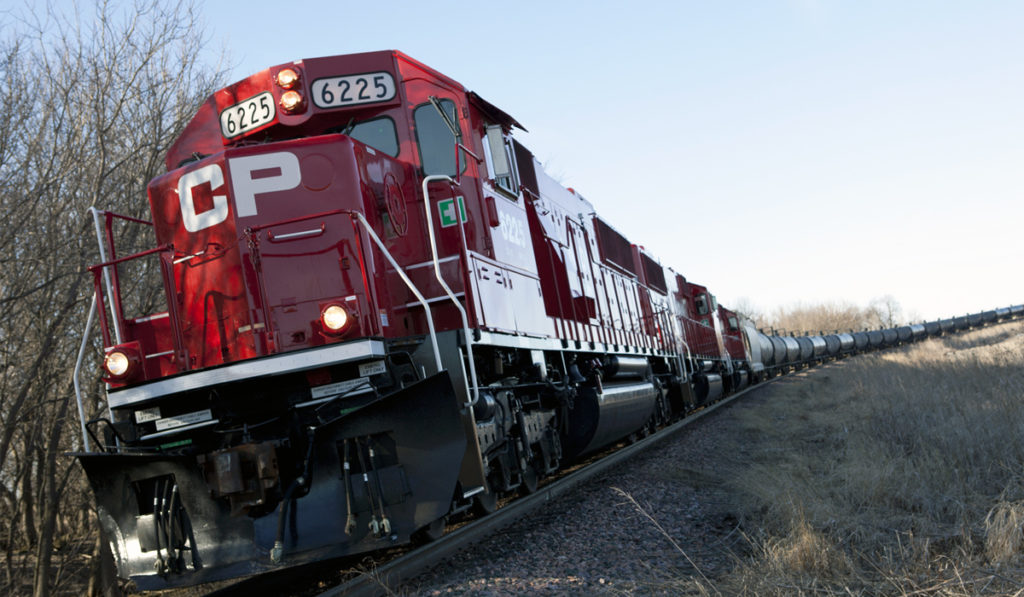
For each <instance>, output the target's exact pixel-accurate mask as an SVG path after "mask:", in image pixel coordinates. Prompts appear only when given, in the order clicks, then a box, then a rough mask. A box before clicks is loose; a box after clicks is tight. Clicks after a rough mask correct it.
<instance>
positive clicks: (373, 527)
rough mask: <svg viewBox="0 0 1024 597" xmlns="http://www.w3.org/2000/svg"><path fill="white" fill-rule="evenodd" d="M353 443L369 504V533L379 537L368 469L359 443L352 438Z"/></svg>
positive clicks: (378, 526) (356, 439)
mask: <svg viewBox="0 0 1024 597" xmlns="http://www.w3.org/2000/svg"><path fill="white" fill-rule="evenodd" d="M353 441H355V443H356V456H358V457H359V468H361V469H363V486H364V487H366V498H367V500H369V502H370V532H372V533H373V535H374V536H375V537H380V522H378V521H377V509H376V508H375V504H374V500H373V488H372V487H371V486H370V475H369V473H368V472H367V471H368V470H369V469H368V468H367V466H366V458H365V457H364V456H363V446H362V445H361V444H360V443H359V438H354V439H353Z"/></svg>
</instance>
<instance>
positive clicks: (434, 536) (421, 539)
mask: <svg viewBox="0 0 1024 597" xmlns="http://www.w3.org/2000/svg"><path fill="white" fill-rule="evenodd" d="M447 524H448V517H447V516H442V517H441V518H438V519H437V520H435V521H434V522H432V523H430V524H428V525H427V526H425V527H423V528H422V529H420V530H418V531H416V532H415V533H413V534H412V540H413V542H414V543H417V544H419V545H423V544H426V543H430V542H431V541H437V540H438V539H440V538H441V537H444V530H445V527H446V526H447Z"/></svg>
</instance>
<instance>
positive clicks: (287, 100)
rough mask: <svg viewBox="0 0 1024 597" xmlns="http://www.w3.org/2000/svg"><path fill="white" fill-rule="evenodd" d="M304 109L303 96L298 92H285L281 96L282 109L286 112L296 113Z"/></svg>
mask: <svg viewBox="0 0 1024 597" xmlns="http://www.w3.org/2000/svg"><path fill="white" fill-rule="evenodd" d="M301 107H302V94H300V93H299V92H298V91H285V92H284V93H283V94H281V108H282V109H283V110H284V111H285V112H295V111H296V110H298V109H299V108H301Z"/></svg>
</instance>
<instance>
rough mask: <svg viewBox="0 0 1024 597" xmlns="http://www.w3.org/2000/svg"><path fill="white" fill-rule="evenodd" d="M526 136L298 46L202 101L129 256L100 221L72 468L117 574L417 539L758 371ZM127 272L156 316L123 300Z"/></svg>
mask: <svg viewBox="0 0 1024 597" xmlns="http://www.w3.org/2000/svg"><path fill="white" fill-rule="evenodd" d="M516 127H519V124H518V123H517V122H516V121H515V120H514V119H513V118H512V117H511V116H509V115H508V114H506V113H505V112H503V111H502V110H500V109H498V108H496V107H495V106H493V105H492V104H490V103H488V102H487V101H485V100H484V99H483V98H481V97H480V96H478V95H477V94H475V93H473V92H470V91H467V90H466V89H465V88H464V87H463V86H462V85H460V84H459V83H457V82H455V81H453V80H452V79H450V78H448V77H446V76H444V75H442V74H441V73H439V72H437V71H435V70H433V69H431V68H429V67H427V66H425V65H423V64H421V63H419V62H417V61H415V60H413V59H411V58H409V57H408V56H405V55H404V54H401V53H399V52H394V51H386V52H373V53H365V54H354V55H349V56H335V57H328V58H317V59H312V60H303V61H296V62H293V63H287V64H282V65H279V66H275V67H272V68H269V69H267V70H264V71H262V72H259V73H257V74H255V75H253V76H251V77H249V78H247V79H245V80H243V81H240V82H238V83H236V84H234V85H231V86H229V87H227V88H225V89H222V90H220V91H218V92H216V93H215V94H213V95H212V96H211V97H210V98H209V99H208V100H207V101H206V102H205V103H204V104H203V105H202V106H201V107H200V108H199V110H198V112H197V114H196V115H195V117H194V118H193V119H192V121H191V122H190V123H189V125H188V126H187V127H186V129H185V130H184V132H183V133H182V135H181V137H180V138H179V139H178V140H177V142H176V143H175V144H174V145H173V147H172V148H171V149H170V151H169V152H168V155H167V159H166V161H167V173H166V174H165V175H163V176H161V177H159V178H157V179H156V180H154V181H152V183H151V184H150V185H149V201H150V205H151V209H152V216H153V221H152V223H151V225H152V227H153V232H154V235H155V239H156V242H155V245H154V247H153V248H152V249H150V250H148V251H144V252H141V253H137V254H133V255H127V256H118V255H117V254H116V253H114V251H115V243H114V234H113V222H114V221H115V220H117V219H118V216H115V215H114V214H105V213H103V212H100V215H102V216H103V217H102V218H101V220H102V222H104V223H105V228H106V234H105V235H104V236H103V238H102V241H101V245H102V249H103V251H104V254H105V255H106V256H105V257H104V258H103V259H104V263H101V264H99V265H97V266H95V267H94V268H92V271H93V273H94V276H95V291H96V296H97V297H98V301H99V305H100V308H99V309H98V312H99V313H100V315H101V326H102V331H103V339H104V346H106V349H105V350H106V358H105V361H104V365H103V368H104V373H105V376H106V381H107V383H108V405H109V418H106V419H104V420H102V421H92V422H90V423H89V428H90V431H91V432H98V433H95V434H94V437H97V439H98V436H100V435H102V437H103V439H102V440H101V442H100V443H101V444H102V445H101V446H100V447H99V449H98V450H96V451H91V452H87V453H83V454H81V455H80V456H79V457H80V459H81V462H82V465H83V466H84V468H85V470H86V472H87V474H88V476H89V479H90V482H91V484H92V486H93V489H94V491H95V494H96V499H97V502H98V507H99V512H100V520H101V523H102V525H103V528H104V530H105V533H106V536H107V537H108V539H109V540H110V542H111V545H112V548H113V552H114V554H115V557H116V560H117V563H118V566H119V570H120V573H121V574H122V575H123V576H124V577H126V578H127V577H130V578H133V579H135V580H136V582H137V584H138V586H139V587H140V588H146V589H148V588H160V587H166V586H174V585H183V584H192V583H197V582H205V581H208V580H213V579H217V578H225V577H230V576H235V575H241V574H248V573H253V572H258V571H263V570H271V569H275V568H279V567H281V566H286V565H294V564H300V563H305V562H309V561H313V560H317V559H323V558H328V557H334V556H340V555H346V554H355V553H360V552H365V551H369V550H375V549H380V548H382V547H387V546H389V545H391V544H393V543H395V542H402V541H407V540H409V539H410V538H411V537H414V536H415V535H417V534H420V535H423V536H426V537H430V536H432V535H436V534H437V533H438V532H441V531H442V530H443V524H444V521H445V519H446V518H447V517H449V516H452V515H453V514H457V513H459V512H461V511H463V510H467V509H470V508H475V509H478V510H482V511H485V512H486V511H488V510H490V509H493V508H494V507H495V505H496V500H497V498H498V496H500V495H502V494H506V493H511V492H514V491H532V490H533V489H534V488H535V487H536V485H537V481H538V479H539V478H540V477H542V476H544V475H547V474H550V473H552V472H553V471H555V470H556V469H558V468H559V467H560V466H561V465H562V464H563V463H565V462H568V461H571V460H572V459H574V458H576V457H578V456H580V455H582V454H586V453H588V452H592V451H594V450H596V449H598V448H601V447H603V446H606V445H608V444H610V443H613V442H615V441H617V440H620V439H622V438H624V437H627V436H630V435H633V434H641V433H644V432H645V431H647V430H650V429H653V428H654V427H656V426H657V425H660V424H662V423H663V422H665V421H667V420H668V419H670V418H671V417H673V416H675V415H678V414H681V413H684V412H686V411H687V410H688V409H690V408H692V407H694V406H695V405H696V404H698V403H700V402H702V401H705V400H711V399H714V398H716V397H718V396H720V395H721V394H722V393H723V392H728V391H732V390H735V389H738V388H739V387H741V386H743V385H745V384H746V383H748V382H749V381H751V380H752V379H753V378H755V377H758V376H759V375H760V373H761V372H762V371H763V365H762V364H761V362H760V360H761V359H760V357H758V358H757V359H755V360H754V361H753V362H752V359H751V358H750V349H749V345H750V343H751V338H754V336H753V335H752V334H756V332H753V331H752V328H750V327H749V326H743V325H741V322H740V321H739V319H738V318H737V316H736V315H735V314H734V313H732V312H730V311H728V310H726V309H724V308H722V307H719V306H718V305H717V303H716V301H715V298H714V296H712V295H711V294H710V293H709V292H708V289H707V288H705V287H703V286H699V285H697V284H693V283H691V282H688V281H687V280H686V279H684V278H683V277H682V276H680V275H678V274H676V273H675V272H674V271H672V270H670V269H667V268H665V267H663V266H662V265H661V264H660V263H659V262H658V260H657V259H656V258H655V257H653V256H652V255H650V254H648V253H647V252H646V251H645V250H643V249H642V248H640V247H638V246H637V245H634V244H631V243H630V242H629V241H628V240H627V239H626V238H625V237H624V236H623V235H622V234H620V233H619V232H617V231H616V230H615V229H614V228H613V227H612V226H611V225H609V224H608V223H607V222H605V221H604V220H602V219H601V218H600V217H599V216H597V215H595V210H594V208H593V207H592V206H591V204H590V203H589V202H587V201H586V200H585V199H584V198H583V197H582V196H581V195H580V194H578V193H576V192H575V191H573V190H571V189H565V188H563V187H562V186H560V185H559V184H558V183H557V182H555V181H554V180H553V179H552V178H551V177H550V176H548V175H547V174H546V173H545V172H544V171H543V169H542V168H541V166H540V164H539V163H538V162H537V160H536V159H535V158H534V157H533V155H532V154H531V153H530V152H529V151H528V150H527V149H526V148H525V147H523V146H522V145H520V144H519V143H518V142H517V141H516V140H515V139H513V137H512V136H511V133H512V130H513V129H514V128H516ZM520 128H521V127H520ZM146 224H149V223H148V222H137V221H132V222H130V223H129V225H146ZM107 252H109V253H107ZM140 260H152V261H153V262H154V263H156V264H158V267H159V271H160V272H161V274H162V281H163V287H164V288H163V290H164V296H165V298H166V306H165V309H163V310H160V311H159V312H156V313H138V314H135V313H125V312H124V307H123V304H124V302H123V300H122V299H123V297H122V293H121V289H120V287H121V285H120V282H119V276H118V271H119V268H124V267H126V266H127V265H128V264H129V263H139V262H140ZM108 310H109V314H108ZM754 342H755V344H756V346H757V348H758V351H760V350H761V347H762V346H763V345H764V342H761V341H760V340H759V339H758V340H754ZM767 346H768V347H769V348H770V347H771V346H772V344H771V342H767ZM758 354H760V352H758ZM86 441H88V440H86Z"/></svg>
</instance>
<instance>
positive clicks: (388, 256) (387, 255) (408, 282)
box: [351, 211, 442, 372]
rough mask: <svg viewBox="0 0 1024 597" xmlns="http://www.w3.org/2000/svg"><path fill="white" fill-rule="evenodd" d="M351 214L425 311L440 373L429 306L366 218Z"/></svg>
mask: <svg viewBox="0 0 1024 597" xmlns="http://www.w3.org/2000/svg"><path fill="white" fill-rule="evenodd" d="M351 213H352V215H354V216H355V217H356V219H357V220H359V223H360V224H362V225H363V228H365V229H366V232H367V234H369V236H370V239H371V240H373V242H374V243H375V244H376V245H377V248H379V249H380V252H381V253H383V254H384V258H385V259H387V260H388V263H390V264H391V267H393V268H395V272H397V273H398V276H399V277H400V278H402V281H403V282H405V285H406V286H407V287H409V290H411V291H412V293H413V295H415V296H416V300H417V301H418V302H419V303H420V305H423V310H424V311H426V314H427V329H428V330H429V331H430V344H431V345H432V346H433V347H434V361H435V362H436V364H437V370H438V372H440V371H441V369H442V367H441V352H440V351H439V350H438V348H437V333H436V332H435V331H434V317H433V316H432V315H431V314H430V305H428V304H427V299H425V298H423V295H422V294H420V291H419V290H418V289H417V288H416V286H415V285H414V284H413V283H412V280H410V279H409V277H408V276H406V275H405V272H404V271H402V268H401V267H399V265H398V262H397V261H395V258H394V257H392V256H391V252H390V251H388V249H387V247H385V246H384V243H383V242H382V241H381V240H380V237H379V236H377V233H376V232H374V231H373V228H371V227H370V224H369V222H367V221H366V218H365V217H363V214H362V213H360V212H358V211H353V212H351Z"/></svg>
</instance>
